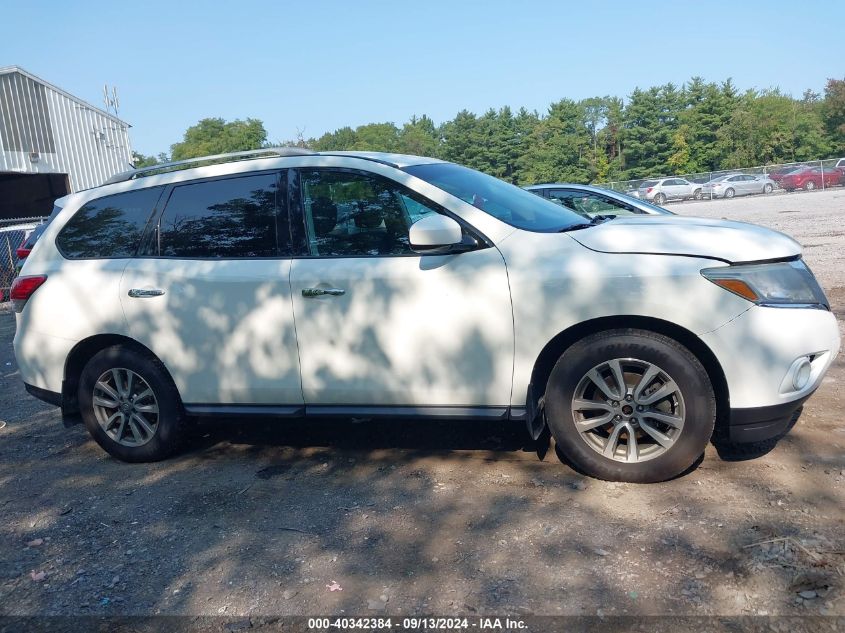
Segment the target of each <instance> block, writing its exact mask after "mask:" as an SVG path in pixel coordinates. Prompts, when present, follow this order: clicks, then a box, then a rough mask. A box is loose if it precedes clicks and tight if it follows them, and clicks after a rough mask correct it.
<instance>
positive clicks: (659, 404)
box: [572, 358, 686, 463]
mask: <svg viewBox="0 0 845 633" xmlns="http://www.w3.org/2000/svg"><path fill="white" fill-rule="evenodd" d="M685 417H686V412H685V408H684V398H683V395H682V394H681V390H680V388H679V387H678V385H677V383H676V382H675V381H674V380H673V379H672V377H671V376H670V375H669V374H668V373H666V371H665V370H663V369H662V368H660V367H658V366H657V365H655V364H653V363H649V362H646V361H643V360H638V359H634V358H615V359H613V360H609V361H606V362H603V363H600V364H599V365H596V366H595V367H593V368H592V369H591V370H589V371H588V372H587V373H586V374H584V376H583V377H582V378H581V380H580V381H579V382H578V385H577V387H576V388H575V393H574V395H573V398H572V419H573V420H574V422H575V426H576V428H577V429H578V432H579V434H580V436H581V439H582V440H584V442H585V443H586V444H587V446H589V447H590V448H592V449H593V450H594V451H596V452H597V453H599V454H601V455H603V456H604V457H606V458H608V459H612V460H615V461H619V462H626V463H637V462H643V461H647V460H650V459H654V458H656V457H659V456H660V455H663V454H664V453H665V452H666V451H668V450H669V449H670V448H671V447H672V446H673V445H674V444H675V442H676V441H677V440H678V438H679V437H680V435H681V433H682V432H683V428H684V420H685Z"/></svg>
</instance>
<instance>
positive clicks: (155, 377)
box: [78, 345, 182, 462]
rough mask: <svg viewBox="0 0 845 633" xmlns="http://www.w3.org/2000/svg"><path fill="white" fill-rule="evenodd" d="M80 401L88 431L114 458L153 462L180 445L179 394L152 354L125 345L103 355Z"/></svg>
mask: <svg viewBox="0 0 845 633" xmlns="http://www.w3.org/2000/svg"><path fill="white" fill-rule="evenodd" d="M78 397H79V408H80V411H81V413H82V418H83V420H84V421H85V426H86V428H87V429H88V432H89V433H90V434H91V437H93V438H94V440H95V441H96V442H97V444H99V445H100V447H102V448H103V449H104V450H105V451H106V452H108V453H109V454H110V455H112V456H113V457H116V458H118V459H120V460H123V461H125V462H152V461H158V460H160V459H164V458H165V457H167V456H169V455H170V454H171V453H172V452H173V451H174V450H175V449H176V448H177V447H178V446H179V443H180V440H181V437H182V406H181V403H180V400H179V394H178V392H177V390H176V386H175V385H174V384H173V381H172V380H171V378H170V376H169V375H168V373H167V371H166V370H165V369H164V367H163V366H162V364H161V363H160V362H159V361H158V360H157V359H156V358H155V357H153V356H152V355H150V354H149V353H143V352H141V351H136V350H135V349H132V348H129V347H125V346H122V345H115V346H113V347H109V348H107V349H104V350H102V351H100V352H98V353H97V354H95V355H94V356H93V357H92V358H91V360H89V361H88V364H87V365H85V369H83V370H82V375H81V376H80V379H79V392H78Z"/></svg>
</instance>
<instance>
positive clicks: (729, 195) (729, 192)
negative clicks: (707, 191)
mask: <svg viewBox="0 0 845 633" xmlns="http://www.w3.org/2000/svg"><path fill="white" fill-rule="evenodd" d="M735 195H736V192H735V191H734V190H733V189H732V188H730V187H728V188H727V189H725V197H726V198H733V197H734V196H735Z"/></svg>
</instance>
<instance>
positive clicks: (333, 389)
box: [291, 169, 514, 412]
mask: <svg viewBox="0 0 845 633" xmlns="http://www.w3.org/2000/svg"><path fill="white" fill-rule="evenodd" d="M300 176H301V187H300V190H301V209H302V212H303V216H304V219H305V227H306V231H305V232H306V234H307V241H308V250H309V256H308V257H304V258H299V259H295V260H294V261H293V264H292V269H291V291H292V295H293V305H294V314H295V317H296V330H297V340H298V344H299V353H300V362H301V367H302V389H303V394H304V397H305V403H306V405H308V410H309V411H312V407H318V408H319V407H320V406H327V405H331V406H334V407H340V410H342V409H343V407H349V406H352V405H356V406H362V405H370V406H377V407H378V406H392V407H412V408H420V409H422V407H442V408H443V409H442V410H448V408H449V407H453V408H455V411H456V412H458V411H459V410H461V409H462V408H463V407H492V408H499V409H505V408H506V407H507V405H508V403H509V402H510V393H511V382H512V375H513V346H514V340H513V316H512V311H511V304H510V291H509V287H508V279H507V273H506V269H505V264H504V261H503V259H502V256H501V254H500V253H499V251H498V250H497V249H496V248H494V247H490V246H485V245H484V244H483V243H482V244H480V248H479V249H477V250H473V251H469V252H465V253H461V254H455V255H418V254H416V253H414V252H412V251H411V249H410V246H409V243H408V229H409V227H410V225H411V224H412V223H413V222H415V221H416V220H418V219H420V218H421V217H423V216H425V215H426V214H429V213H437V212H442V211H443V209H441V208H439V207H438V206H437V205H436V204H434V203H432V202H430V201H428V200H427V199H425V198H423V197H421V196H420V195H419V194H417V193H415V192H412V191H411V190H410V189H407V188H405V187H403V186H401V185H399V184H398V183H396V182H394V181H392V180H389V179H386V178H382V177H380V176H374V175H373V174H366V173H363V172H357V171H353V170H339V169H304V170H301V173H300ZM465 230H467V231H468V232H470V233H471V228H469V227H465ZM491 410H492V409H491Z"/></svg>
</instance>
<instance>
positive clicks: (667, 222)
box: [568, 215, 801, 263]
mask: <svg viewBox="0 0 845 633" xmlns="http://www.w3.org/2000/svg"><path fill="white" fill-rule="evenodd" d="M568 235H569V236H570V237H571V238H572V239H574V240H576V241H577V242H579V243H580V244H582V245H583V246H586V247H587V248H589V249H592V250H594V251H599V252H602V253H653V254H655V255H692V256H696V257H708V258H711V259H721V260H723V261H726V262H731V263H736V262H753V261H760V260H766V259H782V258H786V257H795V256H796V255H800V254H801V245H800V244H799V243H798V242H796V241H795V240H793V239H792V238H791V237H789V236H787V235H784V234H783V233H778V232H777V231H772V230H771V229H766V228H763V227H762V226H757V225H755V224H746V223H745V222H731V221H728V220H711V219H706V218H690V217H681V216H670V215H659V216H658V215H651V216H647V217H624V218H617V219H615V220H609V221H607V222H604V223H602V224H599V225H598V226H594V227H591V228H588V229H581V230H580V231H572V232H570V233H568Z"/></svg>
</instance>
